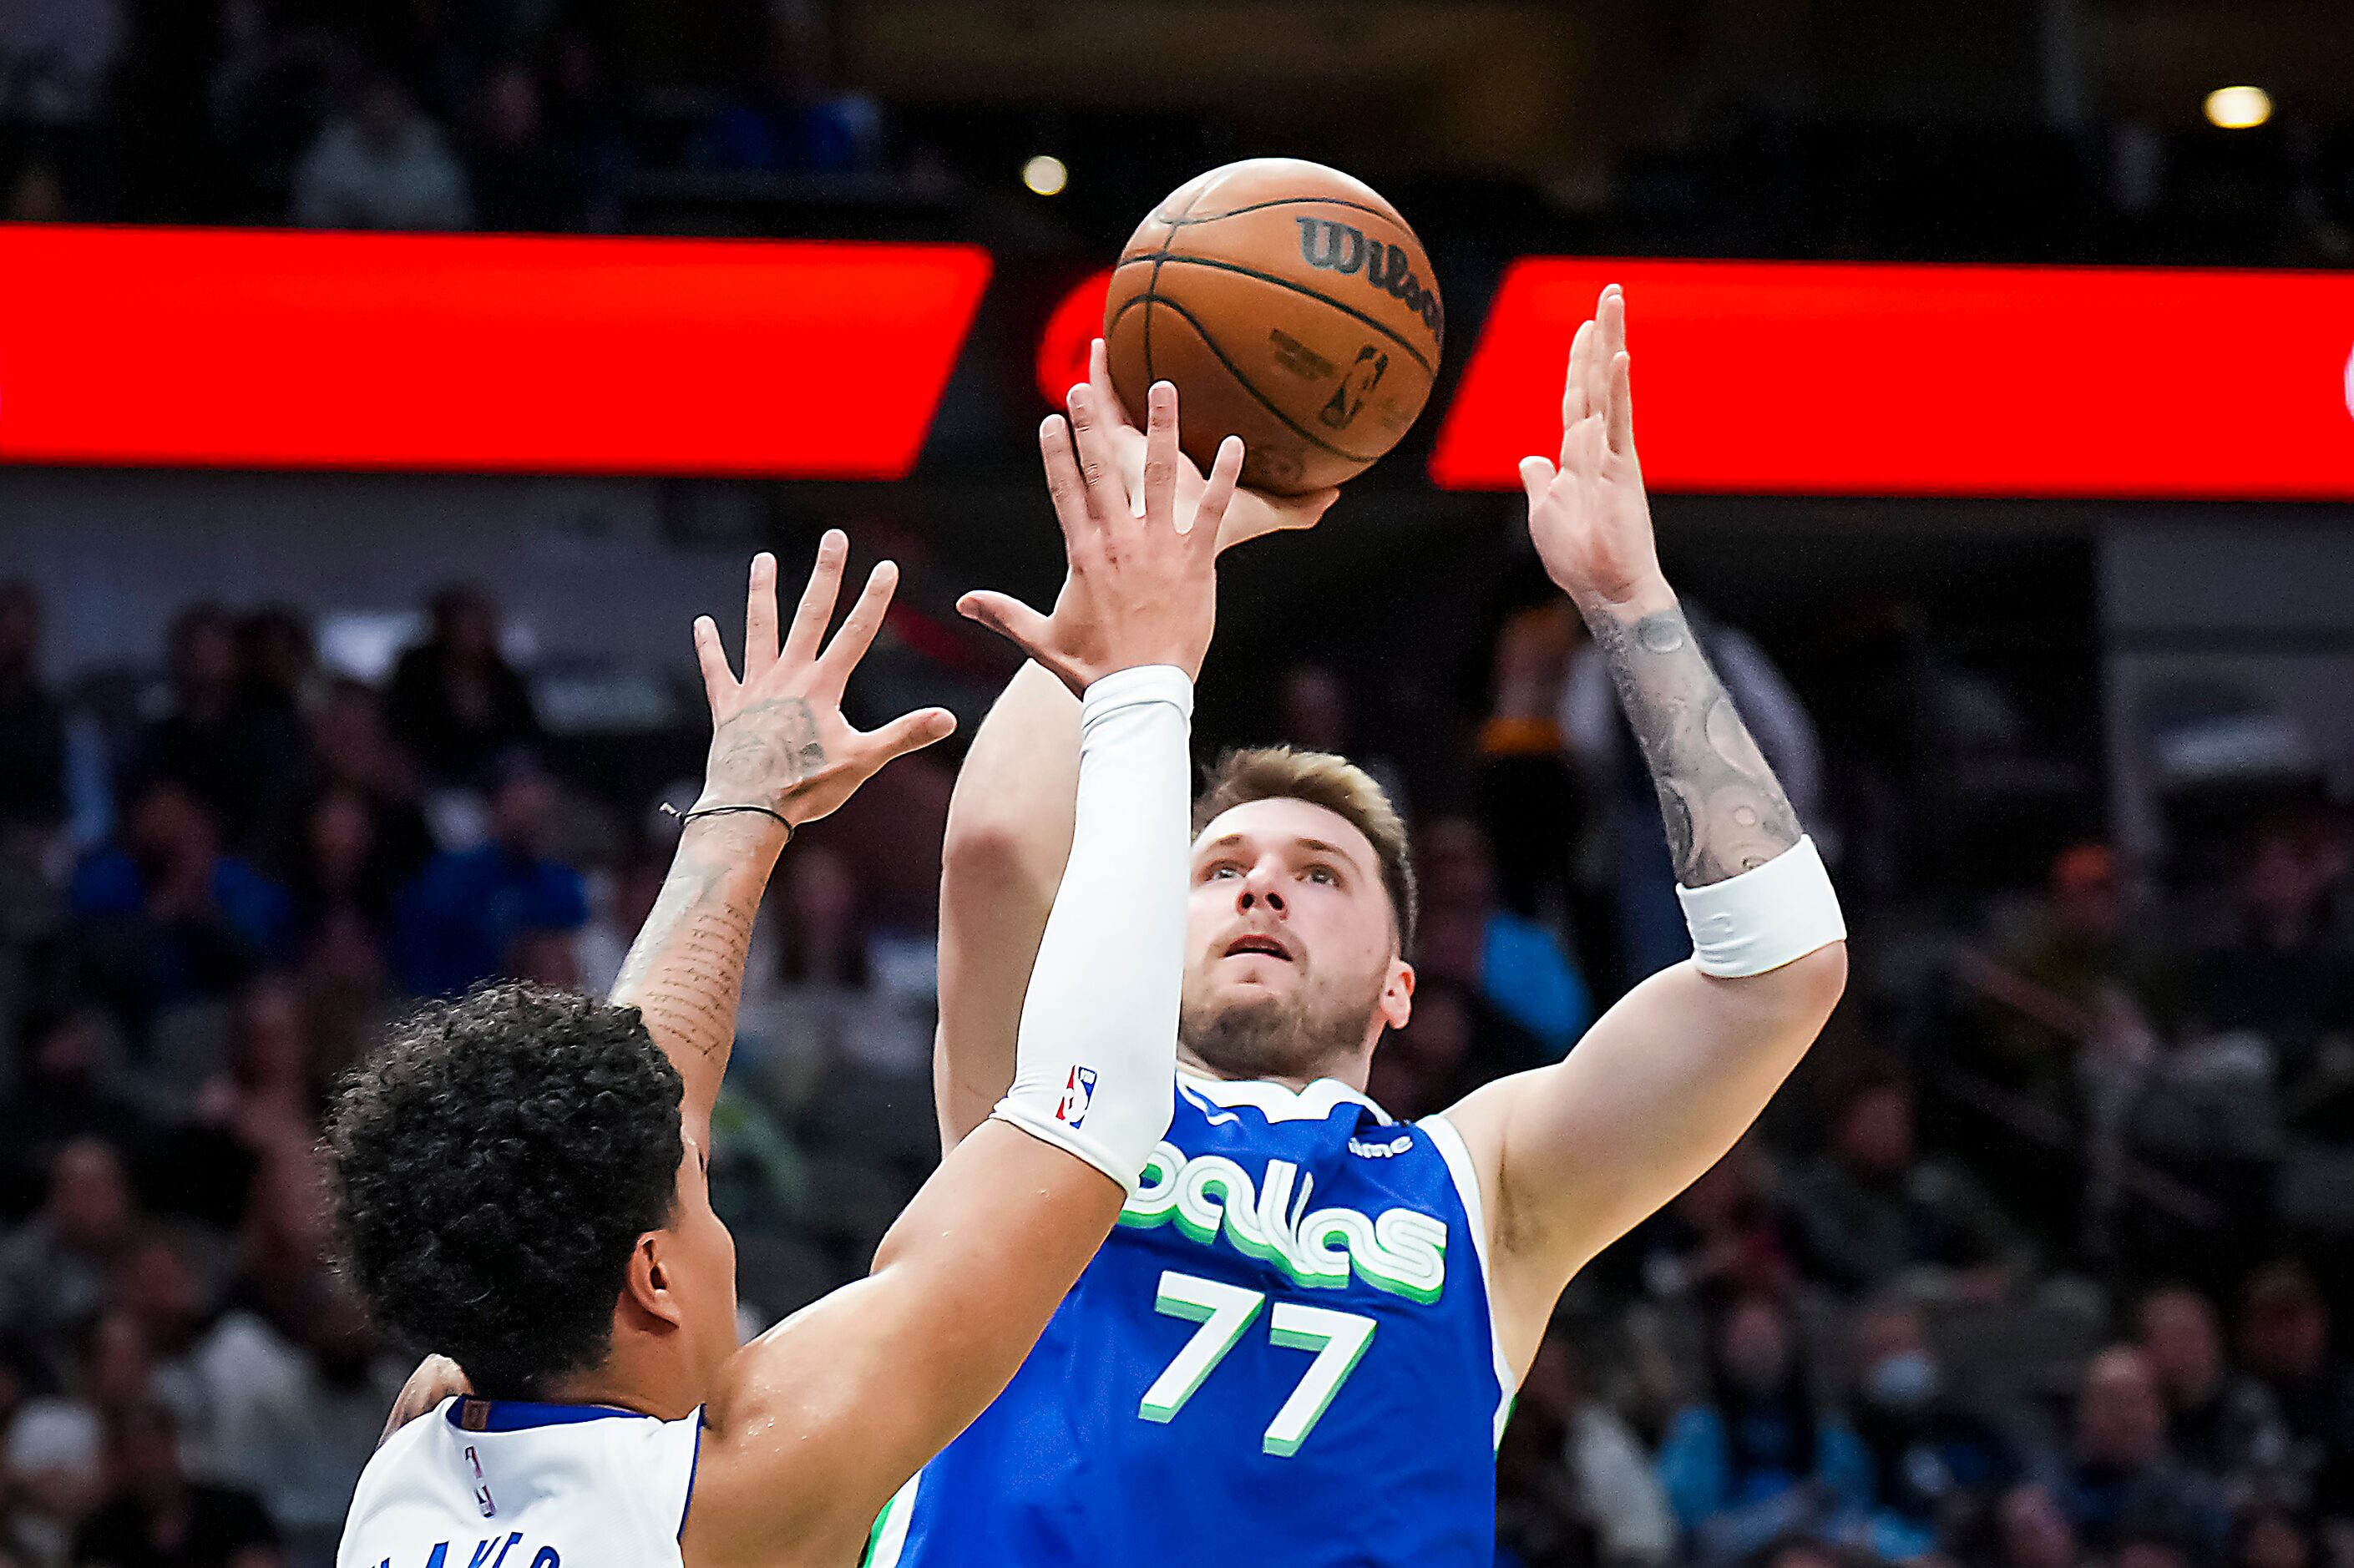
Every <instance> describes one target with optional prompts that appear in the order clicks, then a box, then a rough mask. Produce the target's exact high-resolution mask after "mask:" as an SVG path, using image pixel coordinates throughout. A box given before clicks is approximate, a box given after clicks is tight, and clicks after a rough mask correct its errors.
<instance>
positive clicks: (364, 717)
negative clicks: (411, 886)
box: [295, 680, 433, 887]
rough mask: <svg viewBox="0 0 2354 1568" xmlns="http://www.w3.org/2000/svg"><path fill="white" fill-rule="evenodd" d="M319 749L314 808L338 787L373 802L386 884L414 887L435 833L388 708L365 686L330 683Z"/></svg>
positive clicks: (318, 715)
mask: <svg viewBox="0 0 2354 1568" xmlns="http://www.w3.org/2000/svg"><path fill="white" fill-rule="evenodd" d="M311 747H312V756H313V763H314V766H313V774H312V778H311V780H310V786H309V789H307V790H306V791H305V792H304V793H305V798H306V800H307V801H308V803H309V804H311V805H313V806H316V804H317V803H318V800H319V799H320V797H322V796H323V795H325V794H327V793H329V792H332V791H334V790H337V789H346V790H350V791H351V792H352V793H354V794H355V795H357V796H358V797H359V798H360V799H361V800H365V801H366V803H367V807H368V815H369V818H370V824H371V828H372V837H373V838H374V840H375V845H376V855H377V857H378V859H379V860H380V861H381V863H382V866H383V872H384V875H385V877H386V879H387V881H388V882H390V884H391V885H393V886H395V887H398V886H399V885H401V884H403V883H405V882H407V881H408V879H409V878H410V877H411V876H413V875H415V874H417V872H418V871H419V868H421V867H422V866H423V865H424V864H425V863H426V861H427V860H429V859H430V858H431V856H432V853H433V835H432V832H431V831H430V830H429V828H428V827H427V825H426V821H425V812H424V810H423V808H422V807H420V806H419V804H418V780H417V767H416V763H415V761H414V760H413V759H412V758H410V757H409V756H408V753H407V752H406V751H404V750H403V749H402V748H401V746H400V744H399V743H398V741H396V740H395V739H393V737H392V732H391V730H390V728H389V727H388V726H387V722H386V718H385V711H384V704H383V702H382V701H381V700H380V699H378V697H377V696H376V693H375V692H373V691H371V690H370V689H368V688H367V687H366V686H365V685H363V684H361V683H359V682H357V681H353V680H339V681H335V682H334V683H330V684H329V686H328V687H327V689H326V693H325V694H324V695H323V697H321V699H320V701H319V705H318V707H317V709H316V710H315V711H314V712H313V714H312V715H311ZM295 858H298V859H299V858H300V856H299V854H298V855H297V856H296V857H295Z"/></svg>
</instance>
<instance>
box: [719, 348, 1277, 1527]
mask: <svg viewBox="0 0 2354 1568" xmlns="http://www.w3.org/2000/svg"><path fill="white" fill-rule="evenodd" d="M1041 436H1042V445H1043V446H1044V448H1045V453H1046V463H1047V473H1048V482H1049V485H1050V487H1051V488H1052V490H1053V491H1054V493H1055V514H1056V517H1057V519H1058V520H1059V521H1060V522H1061V523H1062V525H1063V529H1064V534H1065V537H1066V543H1067V546H1068V548H1069V553H1070V568H1071V570H1070V577H1069V580H1068V581H1067V582H1066V585H1065V588H1064V591H1063V593H1062V596H1061V597H1060V598H1059V599H1057V600H1056V602H1055V613H1054V614H1053V615H1052V616H1051V617H1047V616H1041V615H1039V614H1038V613H1037V612H1035V611H1034V610H1032V609H1028V608H1027V607H1026V606H1023V605H1021V604H1018V603H1016V602H1015V601H1013V600H1012V599H1005V598H1004V597H1002V596H1001V595H996V594H974V595H970V596H969V597H968V598H967V599H966V600H965V601H964V604H963V605H962V606H961V607H960V608H962V609H965V611H966V613H968V614H970V615H971V616H973V617H974V618H975V619H976V620H982V621H984V622H986V623H987V624H989V625H991V626H992V627H994V628H996V629H997V630H1000V631H1002V632H1003V633H1005V634H1006V635H1007V636H1009V637H1011V638H1012V639H1013V641H1016V642H1017V643H1019V644H1020V645H1021V646H1022V647H1023V650H1024V651H1025V652H1028V653H1029V654H1030V655H1031V657H1032V658H1033V659H1034V661H1035V662H1037V663H1038V664H1039V665H1041V666H1042V667H1044V668H1045V669H1047V670H1050V671H1051V672H1052V673H1054V674H1055V676H1056V677H1057V678H1059V679H1060V680H1061V681H1062V683H1064V684H1065V686H1066V687H1067V688H1068V690H1069V691H1071V692H1073V693H1077V694H1084V697H1083V700H1082V703H1081V715H1080V719H1079V723H1078V725H1077V726H1076V728H1077V730H1078V732H1079V735H1080V742H1079V759H1078V765H1077V793H1076V807H1075V810H1073V812H1072V816H1071V824H1072V826H1071V835H1070V842H1069V850H1068V865H1067V868H1066V871H1065V873H1064V874H1063V876H1062V878H1061V884H1060V887H1059V889H1058V891H1057V892H1056V893H1055V895H1054V898H1053V901H1052V906H1051V909H1050V912H1049V914H1048V916H1047V918H1046V922H1045V930H1044V939H1043V941H1042V942H1041V944H1040V946H1039V948H1038V952H1037V959H1036V963H1035V965H1034V973H1033V975H1032V978H1031V980H1030V984H1029V989H1028V994H1027V996H1026V998H1025V999H1024V1001H1023V1004H1022V1009H1021V1015H1020V1022H1019V1024H1018V1026H1017V1038H1016V1044H1015V1052H1014V1056H1015V1060H1014V1071H1013V1081H1012V1085H1011V1087H1010V1088H1009V1089H1008V1090H1007V1092H1006V1093H1005V1094H1004V1096H1003V1097H1002V1098H1001V1099H1000V1100H999V1101H998V1102H997V1104H996V1107H995V1109H994V1111H993V1112H992V1114H991V1118H990V1119H989V1120H988V1121H987V1122H986V1123H985V1124H984V1125H982V1126H981V1127H980V1128H977V1129H975V1130H974V1131H973V1132H972V1133H971V1134H970V1136H969V1137H967V1138H966V1139H964V1140H963V1141H962V1142H960V1144H958V1145H957V1146H956V1148H955V1149H953V1150H950V1151H949V1154H948V1157H947V1158H946V1159H945V1160H942V1162H941V1165H940V1168H939V1170H938V1171H936V1172H934V1174H933V1176H932V1179H931V1180H930V1181H928V1182H927V1183H926V1184H925V1186H924V1189H923V1191H922V1192H919V1193H917V1196H916V1198H915V1201H914V1202H911V1203H910V1204H909V1205H908V1207H907V1212H906V1213H903V1214H902V1215H901V1216H900V1218H899V1221H898V1223H897V1224H896V1225H894V1226H893V1227H892V1229H891V1233H890V1234H889V1235H887V1236H886V1237H885V1238H884V1242H883V1245H882V1247H881V1248H880V1250H879V1251H878V1252H877V1254H876V1255H875V1267H874V1271H873V1273H872V1274H871V1275H870V1276H869V1277H867V1278H865V1279H864V1280H862V1281H859V1282H858V1283H857V1284H854V1285H852V1286H850V1287H847V1288H845V1289H843V1290H841V1291H838V1292H836V1293H835V1294H834V1295H832V1296H830V1297H828V1298H825V1299H824V1300H822V1301H821V1302H819V1303H817V1304H816V1305H815V1306H813V1307H811V1308H809V1309H808V1310H806V1311H804V1312H801V1313H800V1314H797V1315H796V1316H795V1317H793V1318H791V1319H788V1320H787V1321H786V1322H784V1323H782V1324H780V1325H779V1326H778V1327H777V1328H776V1329H774V1330H770V1331H769V1333H767V1334H765V1335H763V1336H762V1337H761V1338H760V1339H759V1340H756V1341H755V1342H753V1343H752V1344H750V1345H748V1346H746V1347H745V1348H744V1349H743V1350H742V1351H739V1352H737V1356H736V1357H735V1359H734V1360H733V1361H731V1362H730V1363H729V1366H728V1369H727V1372H726V1376H725V1378H724V1379H723V1384H722V1387H721V1388H720V1390H719V1391H718V1392H717V1393H716V1394H715V1395H714V1397H713V1398H712V1400H711V1401H710V1403H709V1405H708V1407H707V1409H706V1412H705V1435H704V1439H703V1446H702V1450H701V1456H700V1459H699V1464H698V1470H697V1477H696V1480H695V1492H694V1499H693V1501H692V1503H691V1504H690V1506H689V1511H688V1517H687V1525H686V1531H685V1534H684V1551H685V1552H686V1556H687V1560H688V1562H689V1563H692V1564H694V1568H767V1565H769V1564H777V1563H845V1562H848V1561H850V1560H851V1559H852V1558H853V1557H854V1555H855V1554H856V1552H857V1548H858V1544H859V1542H860V1540H861V1539H862V1538H863V1537H864V1533H865V1531H866V1529H867V1526H868V1525H869V1523H870V1522H871V1521H872V1520H874V1518H875V1514H876V1513H877V1512H878V1511H879V1510H881V1509H882V1507H883V1506H884V1504H885V1502H886V1501H888V1500H889V1499H890V1498H891V1496H892V1494H893V1493H895V1492H896V1491H897V1490H898V1489H899V1488H900V1487H901V1486H902V1485H903V1484H904V1483H905V1482H906V1480H907V1478H908V1477H909V1476H910V1475H912V1474H914V1473H915V1471H916V1470H917V1468H918V1467H920V1466H922V1465H923V1464H924V1463H925V1462H926V1461H927V1460H928V1459H929V1458H930V1457H932V1455H934V1454H935V1453H937V1452H938V1450H939V1449H940V1448H941V1447H942V1446H945V1445H946V1444H947V1443H948V1442H949V1440H950V1439H952V1438H953V1437H954V1436H956V1435H957V1434H958V1433H959V1432H960V1431H962V1430H963V1429H964V1427H965V1425H967V1424H968V1423H970V1421H971V1420H972V1419H973V1417H974V1416H976V1415H978V1414H981V1411H982V1410H983V1409H984V1408H985V1407H986V1406H987V1405H988V1404H989V1402H990V1401H991V1400H992V1399H994V1398H995V1397H996V1396H997V1394H998V1393H999V1392H1000V1391H1001V1390H1002V1389H1003V1387H1004V1386H1005V1384H1006V1383H1007V1382H1008V1381H1010V1380H1011V1379H1012V1377H1013V1373H1014V1372H1015V1371H1016V1370H1017V1369H1018V1368H1019V1367H1020V1366H1021V1364H1022V1361H1023V1358H1024V1357H1025V1356H1027V1355H1028V1354H1029V1352H1030V1350H1031V1347H1032V1346H1033V1344H1034V1343H1035V1341H1036V1340H1037V1337H1038V1335H1039V1333H1040V1332H1041V1331H1043V1330H1044V1328H1045V1326H1046V1322H1047V1319H1049V1318H1050V1317H1052V1315H1053V1313H1054V1311H1055V1307H1056V1306H1057V1305H1058V1304H1059V1303H1060V1302H1061V1300H1062V1298H1063V1296H1064V1294H1065V1293H1066V1291H1067V1290H1068V1289H1069V1288H1070V1287H1071V1286H1072V1284H1073V1283H1075V1282H1076V1280H1077V1278H1078V1277H1079V1274H1080V1272H1081V1271H1082V1270H1083V1269H1084V1268H1085V1267H1086V1266H1087V1261H1088V1259H1089V1258H1090V1257H1092V1256H1093V1255H1094V1253H1095V1250H1096V1248H1097V1245H1099V1244H1100V1243H1101V1242H1102V1240H1103V1238H1104V1236H1105V1235H1106V1234H1108V1232H1109V1230H1110V1229H1111V1226H1112V1224H1113V1223H1114V1221H1115V1220H1117V1218H1118V1217H1119V1209H1120V1205H1121V1203H1122V1202H1123V1201H1124V1199H1125V1197H1126V1195H1127V1193H1128V1192H1129V1190H1130V1189H1131V1188H1132V1187H1133V1185H1134V1183H1135V1181H1136V1180H1137V1178H1138V1176H1139V1174H1140V1172H1141V1171H1142V1169H1143V1166H1144V1162H1145V1160H1146V1159H1147V1158H1148V1157H1149V1156H1150V1153H1151V1151H1152V1150H1153V1148H1154V1147H1155V1145H1156V1144H1157V1143H1158V1142H1159V1140H1160V1139H1161V1135H1162V1134H1163V1133H1164V1132H1165V1131H1166V1130H1167V1128H1168V1124H1169V1115H1170V1109H1171V1105H1172V1099H1173V1088H1172V1084H1173V1077H1174V1073H1175V1065H1176V1038H1177V1011H1178V996H1179V991H1180V987H1181V983H1182V967H1183V950H1184V928H1185V884H1186V855H1187V850H1188V843H1189V840H1190V838H1191V833H1190V832H1189V822H1188V819H1189V806H1190V797H1191V786H1192V778H1191V772H1192V769H1191V763H1190V756H1189V751H1188V724H1187V721H1188V719H1189V717H1190V715H1191V713H1192V705H1193V676H1194V675H1195V674H1196V673H1198V671H1199V669H1200V667H1201V660H1202V656H1203V653H1204V652H1205V651H1206V649H1207V647H1208V644H1209V639H1210V632H1211V629H1212V626H1213V623H1214V620H1215V616H1216V580H1215V566H1214V556H1215V543H1214V535H1188V534H1183V533H1180V532H1179V531H1178V529H1177V527H1176V525H1175V518H1174V502H1173V490H1174V483H1173V478H1174V466H1175V461H1176V456H1177V429H1176V408H1175V395H1174V392H1173V391H1172V389H1170V388H1168V387H1165V386H1164V387H1156V388H1155V389H1154V395H1153V401H1152V408H1151V429H1150V436H1149V439H1150V447H1151V451H1150V456H1149V458H1148V461H1147V463H1146V470H1147V472H1146V482H1145V497H1146V504H1145V508H1144V512H1143V514H1142V515H1140V516H1138V515H1131V514H1130V511H1129V507H1128V505H1127V503H1126V499H1125V497H1124V496H1122V497H1121V498H1120V503H1119V505H1118V506H1117V507H1116V508H1115V507H1111V506H1108V505H1106V504H1105V503H1104V502H1105V496H1106V492H1105V490H1104V489H1103V487H1102V486H1100V485H1094V484H1090V483H1089V482H1088V481H1087V477H1086V476H1085V475H1084V474H1083V473H1082V472H1081V465H1080V461H1079V460H1078V458H1077V457H1076V455H1075V453H1074V451H1073V450H1072V447H1071V445H1070V441H1069V437H1068V434H1067V430H1066V427H1065V425H1064V423H1063V421H1062V420H1061V419H1059V418H1056V419H1050V420H1048V421H1047V423H1046V426H1045V427H1044V429H1043V430H1042V431H1041ZM1241 467H1242V451H1241V445H1240V443H1239V442H1229V443H1228V446H1227V448H1226V450H1224V451H1222V452H1221V453H1220V455H1219V460H1218V463H1217V466H1216V468H1215V470H1214V472H1213V474H1212V475H1211V478H1210V481H1209V487H1208V493H1206V494H1205V495H1204V498H1203V501H1202V503H1201V512H1200V515H1201V516H1202V517H1203V518H1204V519H1206V520H1210V521H1212V522H1213V523H1214V520H1215V519H1216V517H1217V516H1218V514H1220V513H1221V512H1223V510H1224V507H1225V498H1226V497H1228V496H1230V495H1231V494H1232V492H1233V488H1234V482H1235V475H1236V474H1237V473H1238V472H1239V471H1240V470H1241Z"/></svg>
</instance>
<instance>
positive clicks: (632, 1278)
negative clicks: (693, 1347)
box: [614, 1231, 686, 1333]
mask: <svg viewBox="0 0 2354 1568" xmlns="http://www.w3.org/2000/svg"><path fill="white" fill-rule="evenodd" d="M669 1239H670V1238H669V1237H668V1236H667V1235H665V1234H663V1232H661V1231H648V1232H646V1234H643V1235H642V1236H640V1237H639V1238H638V1245H636V1246H634V1247H632V1248H631V1249H630V1272H629V1274H628V1276H627V1277H625V1278H624V1279H623V1280H622V1281H621V1298H620V1301H619V1302H617V1303H616V1304H615V1308H614V1310H615V1313H616V1315H617V1316H619V1317H620V1319H622V1320H623V1321H624V1322H628V1321H631V1320H632V1319H634V1320H635V1322H636V1324H637V1326H638V1327H639V1328H641V1329H642V1330H650V1331H652V1332H656V1333H659V1332H662V1331H663V1330H667V1329H677V1328H682V1327H684V1324H685V1322H686V1315H685V1313H684V1311H682V1310H681V1309H680V1307H679V1302H678V1298H677V1297H676V1296H674V1295H673V1294H672V1293H671V1280H670V1270H669V1266H668V1263H667V1260H666V1258H665V1256H664V1253H665V1249H666V1247H667V1245H668V1243H669Z"/></svg>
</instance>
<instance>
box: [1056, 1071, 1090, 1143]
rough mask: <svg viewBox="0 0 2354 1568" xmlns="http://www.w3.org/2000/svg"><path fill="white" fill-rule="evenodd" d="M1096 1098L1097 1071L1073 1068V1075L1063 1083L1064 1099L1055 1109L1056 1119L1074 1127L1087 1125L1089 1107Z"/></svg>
mask: <svg viewBox="0 0 2354 1568" xmlns="http://www.w3.org/2000/svg"><path fill="white" fill-rule="evenodd" d="M1095 1097H1096V1070H1095V1069H1094V1068H1093V1067H1076V1066H1075V1067H1073V1068H1072V1069H1071V1075H1070V1076H1069V1077H1068V1078H1066V1079H1065V1080H1064V1082H1063V1097H1062V1100H1061V1101H1060V1103H1058V1104H1057V1105H1056V1106H1055V1120H1056V1121H1059V1122H1066V1123H1068V1124H1069V1125H1070V1126H1072V1127H1075V1128H1076V1127H1083V1126H1085V1125H1086V1124H1087V1107H1088V1106H1089V1105H1091V1104H1093V1103H1094V1100H1095Z"/></svg>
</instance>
